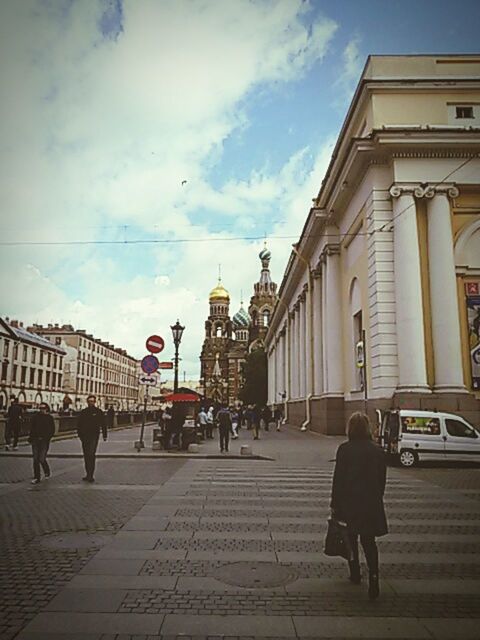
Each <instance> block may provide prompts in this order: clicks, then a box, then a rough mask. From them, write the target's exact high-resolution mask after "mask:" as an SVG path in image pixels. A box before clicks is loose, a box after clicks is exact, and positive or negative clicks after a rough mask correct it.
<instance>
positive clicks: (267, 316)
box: [262, 309, 270, 327]
mask: <svg viewBox="0 0 480 640" xmlns="http://www.w3.org/2000/svg"><path fill="white" fill-rule="evenodd" d="M262 324H263V326H264V327H268V325H269V324H270V311H269V310H268V309H264V311H262Z"/></svg>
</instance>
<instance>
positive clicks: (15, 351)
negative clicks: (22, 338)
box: [13, 344, 18, 360]
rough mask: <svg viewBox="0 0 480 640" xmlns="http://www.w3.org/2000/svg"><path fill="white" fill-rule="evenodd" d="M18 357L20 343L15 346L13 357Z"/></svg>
mask: <svg viewBox="0 0 480 640" xmlns="http://www.w3.org/2000/svg"><path fill="white" fill-rule="evenodd" d="M17 358H18V344H16V345H14V347H13V359H14V360H16V359H17Z"/></svg>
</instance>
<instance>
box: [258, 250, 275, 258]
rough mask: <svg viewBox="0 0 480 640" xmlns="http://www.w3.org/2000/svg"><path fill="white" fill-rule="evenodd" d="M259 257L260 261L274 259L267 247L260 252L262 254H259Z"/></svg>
mask: <svg viewBox="0 0 480 640" xmlns="http://www.w3.org/2000/svg"><path fill="white" fill-rule="evenodd" d="M258 257H259V258H260V260H270V258H271V257H272V254H271V253H270V251H269V250H268V249H267V247H265V248H264V249H262V250H261V251H260V253H259V254H258Z"/></svg>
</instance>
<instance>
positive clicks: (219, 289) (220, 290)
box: [208, 279, 230, 302]
mask: <svg viewBox="0 0 480 640" xmlns="http://www.w3.org/2000/svg"><path fill="white" fill-rule="evenodd" d="M208 299H209V300H210V302H213V301H214V300H225V301H227V302H228V301H229V300H230V294H229V293H228V291H227V290H226V289H225V287H224V286H223V284H222V281H221V280H220V279H219V280H218V284H217V286H216V287H214V288H213V289H212V290H211V291H210V295H209V296H208Z"/></svg>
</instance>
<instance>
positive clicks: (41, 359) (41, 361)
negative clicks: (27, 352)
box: [38, 351, 43, 364]
mask: <svg viewBox="0 0 480 640" xmlns="http://www.w3.org/2000/svg"><path fill="white" fill-rule="evenodd" d="M38 364H43V351H40V357H39V359H38Z"/></svg>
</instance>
